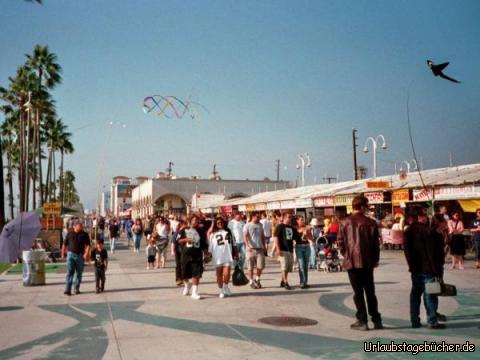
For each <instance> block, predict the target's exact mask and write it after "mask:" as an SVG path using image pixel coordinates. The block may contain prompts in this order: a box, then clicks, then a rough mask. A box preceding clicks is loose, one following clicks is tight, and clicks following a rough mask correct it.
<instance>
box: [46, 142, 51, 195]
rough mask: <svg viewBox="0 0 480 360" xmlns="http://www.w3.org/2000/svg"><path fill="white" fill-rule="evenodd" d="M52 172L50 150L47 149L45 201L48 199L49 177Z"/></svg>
mask: <svg viewBox="0 0 480 360" xmlns="http://www.w3.org/2000/svg"><path fill="white" fill-rule="evenodd" d="M51 173H52V150H51V148H49V149H48V163H47V179H46V180H45V202H47V201H50V198H51V196H50V178H51Z"/></svg>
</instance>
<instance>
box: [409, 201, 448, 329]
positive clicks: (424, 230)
mask: <svg viewBox="0 0 480 360" xmlns="http://www.w3.org/2000/svg"><path fill="white" fill-rule="evenodd" d="M419 211H421V210H418V209H417V210H415V209H414V211H413V214H412V215H411V216H412V218H413V222H412V224H411V225H410V226H409V227H408V229H407V230H406V231H405V237H404V252H405V258H406V259H407V263H408V270H409V271H410V273H411V280H412V289H411V291H410V321H411V324H412V328H419V327H421V326H422V325H421V322H420V303H421V298H422V295H423V300H424V304H425V309H426V311H427V322H428V328H429V329H444V328H445V325H443V324H439V323H438V319H437V309H438V296H437V295H432V294H429V293H428V292H427V291H426V284H428V283H431V282H434V281H435V280H439V279H441V277H442V275H443V261H444V254H443V242H444V239H443V236H442V235H440V234H439V233H438V230H440V224H441V222H438V220H437V219H436V218H435V219H436V221H437V223H436V224H435V225H434V226H433V227H432V229H430V228H429V227H428V225H426V224H424V223H422V222H420V221H419V213H418V212H419ZM435 216H436V217H438V218H439V219H441V220H442V221H443V222H445V219H444V218H443V216H442V215H435ZM437 234H438V235H440V236H437Z"/></svg>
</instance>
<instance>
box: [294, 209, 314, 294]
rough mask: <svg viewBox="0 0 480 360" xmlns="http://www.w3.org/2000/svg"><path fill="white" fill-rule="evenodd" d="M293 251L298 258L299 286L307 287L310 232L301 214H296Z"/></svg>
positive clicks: (308, 286)
mask: <svg viewBox="0 0 480 360" xmlns="http://www.w3.org/2000/svg"><path fill="white" fill-rule="evenodd" d="M294 240H295V252H296V254H297V260H298V274H299V276H300V288H301V289H308V288H310V285H308V264H309V262H310V243H309V241H311V240H312V233H311V231H310V228H309V227H308V226H307V225H306V224H305V218H304V217H303V216H297V231H295V232H294Z"/></svg>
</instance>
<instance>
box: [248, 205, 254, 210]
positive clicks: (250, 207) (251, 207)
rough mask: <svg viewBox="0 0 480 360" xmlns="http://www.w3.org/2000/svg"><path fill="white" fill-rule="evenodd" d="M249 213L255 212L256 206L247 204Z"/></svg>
mask: <svg viewBox="0 0 480 360" xmlns="http://www.w3.org/2000/svg"><path fill="white" fill-rule="evenodd" d="M247 211H255V204H247Z"/></svg>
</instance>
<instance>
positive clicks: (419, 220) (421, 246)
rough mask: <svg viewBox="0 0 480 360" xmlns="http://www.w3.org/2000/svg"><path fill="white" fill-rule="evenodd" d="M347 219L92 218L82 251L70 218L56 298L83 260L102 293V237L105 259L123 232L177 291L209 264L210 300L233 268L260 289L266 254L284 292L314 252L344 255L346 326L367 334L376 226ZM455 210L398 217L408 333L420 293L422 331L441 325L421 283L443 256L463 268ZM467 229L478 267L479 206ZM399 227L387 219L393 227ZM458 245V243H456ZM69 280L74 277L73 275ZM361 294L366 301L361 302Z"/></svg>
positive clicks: (373, 307) (436, 277) (373, 303)
mask: <svg viewBox="0 0 480 360" xmlns="http://www.w3.org/2000/svg"><path fill="white" fill-rule="evenodd" d="M352 208H353V212H352V214H351V215H350V216H348V217H346V218H345V219H342V220H341V221H338V220H337V219H336V218H331V219H328V220H327V221H324V223H323V226H321V225H320V221H319V219H317V218H315V217H314V216H313V214H309V217H308V218H307V219H305V217H304V216H296V215H294V214H292V213H291V212H282V213H280V212H274V213H273V214H271V215H270V216H267V214H265V213H255V212H254V213H250V214H249V216H248V218H246V217H245V215H244V214H243V213H240V212H236V213H234V214H232V215H231V216H229V215H218V216H217V217H215V218H208V217H206V216H204V214H202V213H195V214H190V215H189V216H186V215H185V216H182V215H175V214H168V215H164V214H162V213H160V214H158V215H157V216H156V217H154V216H148V217H147V218H145V219H143V220H142V219H135V221H133V220H131V219H128V218H125V219H115V218H112V219H107V220H106V219H104V218H102V217H99V218H96V219H94V220H93V222H92V224H91V225H92V227H91V230H90V235H91V237H92V238H93V239H95V247H94V249H93V250H91V244H90V238H89V234H88V233H87V232H85V231H84V230H83V224H82V222H80V221H79V222H76V223H74V224H71V225H73V229H72V230H71V231H69V232H68V234H67V236H66V238H65V241H64V244H63V248H62V257H63V256H65V253H67V252H68V254H67V279H66V287H65V294H66V295H71V291H72V286H73V290H74V292H75V293H76V294H78V293H80V283H81V276H82V272H83V267H84V263H85V261H90V260H91V261H93V263H94V269H95V277H96V290H97V293H98V292H102V291H104V288H105V271H106V270H107V267H108V253H107V250H106V248H105V247H104V243H105V239H108V242H109V250H110V253H111V254H114V253H115V250H116V242H117V241H118V238H119V236H120V235H121V234H125V236H126V238H127V242H128V247H129V248H130V247H131V248H132V250H133V252H135V253H138V254H139V253H140V248H141V245H142V242H143V241H144V242H145V245H146V246H145V263H146V268H147V269H148V270H150V269H153V268H155V267H156V268H157V269H161V268H163V267H165V263H166V256H167V252H168V251H169V252H170V254H171V256H172V257H173V258H174V259H175V266H176V271H175V281H176V284H177V286H181V287H183V292H182V294H183V295H184V296H191V298H192V299H196V300H198V299H200V298H201V295H200V292H199V285H200V280H201V278H202V275H203V272H204V269H205V265H206V264H208V263H212V264H213V267H214V268H215V273H216V278H217V285H218V292H219V295H218V296H219V297H220V298H224V297H228V296H231V295H232V291H231V290H230V288H229V282H230V280H231V271H232V268H235V267H237V268H238V269H240V270H242V271H243V270H244V269H245V268H246V273H247V274H246V275H247V277H248V281H249V286H250V287H251V288H252V289H254V290H259V289H262V282H261V279H262V273H263V270H264V269H265V265H266V257H268V256H270V257H275V258H277V259H278V260H279V261H278V262H279V264H280V273H281V278H279V287H281V288H283V289H285V290H287V291H288V290H292V286H291V285H290V280H291V279H289V274H290V273H292V271H293V270H294V268H297V269H298V274H299V275H298V276H299V287H300V288H301V289H308V288H309V287H310V284H309V276H308V275H309V274H308V273H309V270H310V269H312V268H315V266H316V260H317V254H318V253H319V250H320V249H323V250H325V249H329V248H335V249H338V251H339V253H340V254H341V255H340V256H342V259H343V268H344V270H346V271H347V272H348V278H349V280H350V283H351V286H352V289H353V292H354V303H355V306H356V309H357V313H356V318H357V321H356V322H355V323H354V324H352V325H351V328H352V329H355V330H367V329H368V321H367V320H368V319H367V313H368V314H369V315H370V317H371V321H372V322H373V325H374V329H382V328H383V325H382V320H381V314H380V313H379V311H378V301H377V298H376V295H375V285H374V269H375V268H376V267H377V266H378V264H379V259H380V235H379V224H378V221H376V220H375V219H373V218H372V217H371V215H370V214H369V210H368V201H367V199H366V198H365V197H363V196H358V197H356V198H355V199H354V200H353V203H352ZM460 215H461V214H460V213H459V212H454V213H453V214H451V218H449V217H448V215H447V213H446V210H445V209H444V208H441V209H440V211H439V212H438V213H437V214H435V215H434V216H433V217H431V218H430V217H428V216H427V214H426V212H425V211H424V209H423V208H417V207H413V208H410V210H409V211H408V212H407V213H406V215H405V217H404V218H403V219H401V222H402V231H404V243H403V247H404V251H405V257H406V261H407V264H408V267H409V271H410V272H411V282H412V288H411V293H410V320H411V323H412V327H414V328H416V327H419V326H421V324H420V318H419V313H420V302H421V301H420V300H421V297H422V296H423V297H424V304H425V307H426V311H427V319H428V320H427V321H428V327H429V328H431V329H441V328H444V327H445V326H444V324H441V323H439V321H442V320H445V319H444V316H443V315H441V314H439V313H438V297H437V295H434V294H429V293H428V292H427V290H426V289H427V288H428V286H427V284H429V283H431V282H434V281H441V279H442V278H443V273H444V264H445V258H446V251H449V252H450V253H451V255H452V263H451V268H452V269H454V268H458V269H463V268H464V262H463V257H464V255H465V243H464V239H463V237H462V236H463V235H462V233H463V230H464V225H463V223H462V221H461V217H460ZM476 215H477V218H476V220H475V222H474V224H473V227H472V228H471V232H472V234H473V243H474V244H475V248H476V267H477V268H479V267H480V254H479V252H480V209H478V210H477V212H476ZM397 223H400V219H399V220H398V221H397V219H394V221H393V225H392V226H394V225H395V224H397ZM462 244H463V245H462ZM75 273H76V276H75V277H74V274H75ZM365 298H366V302H365Z"/></svg>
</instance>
